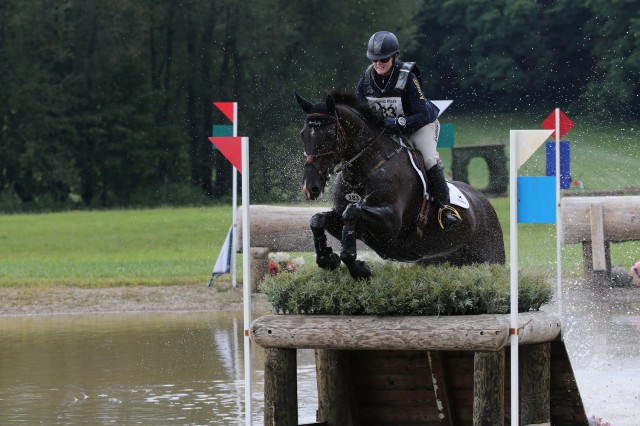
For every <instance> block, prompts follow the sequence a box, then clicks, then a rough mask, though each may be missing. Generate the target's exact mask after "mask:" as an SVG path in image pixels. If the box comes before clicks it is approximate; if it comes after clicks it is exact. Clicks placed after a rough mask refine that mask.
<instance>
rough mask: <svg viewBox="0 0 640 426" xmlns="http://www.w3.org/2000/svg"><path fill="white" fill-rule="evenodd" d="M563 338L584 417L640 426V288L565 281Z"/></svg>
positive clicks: (614, 425) (619, 424) (616, 424)
mask: <svg viewBox="0 0 640 426" xmlns="http://www.w3.org/2000/svg"><path fill="white" fill-rule="evenodd" d="M563 295H564V299H563V315H562V317H563V324H562V329H563V335H564V340H565V344H566V346H567V351H568V353H569V356H570V358H571V363H572V366H573V370H574V373H575V375H576V380H577V383H578V388H579V390H580V395H581V396H582V402H583V403H584V405H585V409H586V412H587V415H588V417H590V418H591V417H592V416H596V417H599V418H602V419H603V420H606V421H609V422H610V423H611V424H612V425H613V426H623V425H624V426H626V425H628V426H637V425H640V288H638V287H637V286H635V287H631V288H612V289H604V290H600V291H599V290H596V289H592V288H589V287H588V285H586V284H585V283H584V282H567V283H566V285H565V286H564V291H563Z"/></svg>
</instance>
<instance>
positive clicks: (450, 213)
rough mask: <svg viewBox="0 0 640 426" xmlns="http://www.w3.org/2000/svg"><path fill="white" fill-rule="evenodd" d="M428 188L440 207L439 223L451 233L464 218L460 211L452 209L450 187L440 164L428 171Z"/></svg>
mask: <svg viewBox="0 0 640 426" xmlns="http://www.w3.org/2000/svg"><path fill="white" fill-rule="evenodd" d="M427 179H428V180H427V187H428V190H429V194H431V196H432V197H433V198H434V199H435V202H436V204H437V206H438V222H439V223H440V227H441V228H442V229H443V230H444V231H445V232H448V231H451V230H453V229H455V228H457V227H459V226H460V225H461V224H462V218H461V217H460V214H459V213H458V211H457V210H456V209H455V208H453V207H451V204H450V203H451V201H450V200H449V187H448V186H447V181H446V180H445V179H444V168H443V167H442V163H440V162H438V164H436V165H435V166H433V167H431V168H430V169H429V170H427Z"/></svg>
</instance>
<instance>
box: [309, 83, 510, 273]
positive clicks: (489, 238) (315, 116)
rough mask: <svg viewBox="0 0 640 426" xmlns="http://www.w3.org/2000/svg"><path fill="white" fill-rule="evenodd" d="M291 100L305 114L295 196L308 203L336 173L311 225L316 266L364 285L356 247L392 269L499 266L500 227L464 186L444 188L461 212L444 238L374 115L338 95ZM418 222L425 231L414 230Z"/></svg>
mask: <svg viewBox="0 0 640 426" xmlns="http://www.w3.org/2000/svg"><path fill="white" fill-rule="evenodd" d="M296 99H297V101H298V104H299V105H300V107H301V108H302V110H303V111H304V112H305V113H306V114H307V116H306V119H305V121H304V127H303V128H302V130H301V132H300V136H301V138H302V142H303V146H304V155H305V159H306V160H305V164H304V169H303V177H302V178H303V180H302V190H303V192H304V193H305V195H306V197H307V199H308V200H316V199H317V198H318V197H319V196H320V195H321V194H322V193H323V192H324V190H325V187H326V186H327V183H328V181H329V179H330V176H331V174H332V173H333V172H334V169H335V168H336V167H337V166H339V169H338V170H337V171H336V173H335V182H334V185H333V194H332V198H333V207H332V209H331V210H330V211H327V212H321V213H317V214H315V215H313V216H312V218H311V221H310V226H311V230H312V233H313V242H314V248H315V252H316V263H317V264H318V266H319V267H321V268H324V269H330V270H332V269H336V268H337V267H338V266H339V265H340V262H341V261H342V262H344V264H345V265H346V267H347V268H348V270H349V273H350V274H351V276H352V277H353V278H356V279H368V278H369V277H370V276H371V268H370V267H369V266H368V265H367V264H366V263H365V262H363V261H361V260H358V259H357V250H356V240H361V241H362V242H364V243H365V244H366V245H367V246H368V247H369V248H371V249H372V250H373V251H375V252H376V253H377V254H378V255H379V256H380V257H381V258H383V259H388V260H394V261H399V262H411V263H418V264H425V265H428V264H436V265H437V264H444V263H448V264H450V265H453V266H464V265H471V264H474V263H495V264H504V263H505V251H504V242H503V237H502V228H501V227H500V222H499V221H498V216H497V214H496V212H495V210H494V208H493V206H492V205H491V203H490V202H489V200H488V199H487V198H486V197H485V196H484V195H483V194H482V192H480V191H479V190H477V189H474V188H473V187H471V186H469V185H467V184H466V183H464V182H457V181H454V182H450V183H449V186H450V190H451V189H453V191H454V192H455V193H453V192H452V193H451V194H452V197H451V198H452V201H453V200H454V199H458V200H460V202H459V204H460V205H462V206H463V207H459V206H456V210H457V211H458V213H459V214H460V217H461V219H462V223H461V224H459V225H460V226H458V227H457V228H456V229H453V230H451V231H449V232H444V231H443V230H442V228H441V227H440V226H439V224H438V217H437V210H438V208H433V207H434V206H432V204H434V202H433V200H430V199H429V197H426V196H425V194H426V182H423V180H422V179H421V175H419V174H418V173H417V171H416V170H414V168H413V166H412V159H411V158H410V157H409V153H408V147H407V146H406V145H405V144H404V143H403V142H402V141H401V140H399V139H398V138H395V137H392V136H393V135H389V134H388V133H387V132H386V131H385V130H384V128H383V127H382V126H381V121H382V118H381V116H380V115H379V114H377V113H376V111H375V110H373V109H371V108H369V107H367V106H366V104H361V103H359V102H358V101H357V99H356V98H355V96H352V95H348V94H346V93H341V92H333V93H330V94H328V95H327V96H326V99H325V101H324V102H319V103H316V104H313V103H312V102H310V101H308V100H306V99H304V98H303V97H301V96H300V95H299V94H298V93H296ZM451 185H453V186H454V188H451ZM454 195H455V196H454ZM423 203H426V204H425V205H424V206H426V209H425V208H423V207H424V206H423ZM419 215H422V219H424V218H425V217H426V224H424V221H423V222H421V223H419V224H418V225H417V218H418V217H419ZM325 231H326V232H328V233H329V234H331V235H332V236H333V237H335V238H336V239H338V240H339V241H341V243H342V248H341V252H340V256H338V255H337V254H336V253H334V252H333V249H332V248H331V247H329V246H328V244H327V237H326V233H325Z"/></svg>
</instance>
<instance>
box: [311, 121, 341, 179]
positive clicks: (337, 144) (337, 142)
mask: <svg viewBox="0 0 640 426" xmlns="http://www.w3.org/2000/svg"><path fill="white" fill-rule="evenodd" d="M336 114H337V112H336ZM314 118H315V119H317V121H314ZM332 123H333V124H334V125H335V138H334V141H333V147H332V149H331V150H329V151H324V152H318V153H316V154H307V160H306V162H305V165H304V166H305V167H307V166H311V167H313V168H314V169H315V170H316V173H318V176H320V179H321V180H322V182H323V183H324V184H325V185H326V183H327V181H328V180H329V176H328V175H329V169H327V170H326V171H325V172H324V173H322V172H321V171H320V169H318V166H317V165H316V164H315V163H314V160H315V159H316V158H318V157H327V156H330V155H331V156H333V155H336V154H338V158H340V154H341V153H342V149H343V141H344V139H345V134H344V129H343V128H342V125H341V124H340V120H339V118H338V116H337V115H335V116H334V115H329V114H323V113H319V112H314V113H311V114H307V120H306V124H307V125H309V126H311V127H323V126H326V125H329V124H332ZM333 167H335V164H334V166H333ZM333 167H332V168H331V169H332V170H333Z"/></svg>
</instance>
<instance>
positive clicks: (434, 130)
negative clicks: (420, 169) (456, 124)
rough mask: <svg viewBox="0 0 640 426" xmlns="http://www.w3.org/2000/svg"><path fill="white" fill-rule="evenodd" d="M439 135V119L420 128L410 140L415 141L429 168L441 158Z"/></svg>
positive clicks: (414, 144)
mask: <svg viewBox="0 0 640 426" xmlns="http://www.w3.org/2000/svg"><path fill="white" fill-rule="evenodd" d="M438 136H440V122H439V121H438V120H436V121H434V122H433V123H430V124H427V125H426V126H424V127H421V128H420V129H418V131H417V132H415V133H414V134H413V135H411V138H409V140H410V141H411V143H413V146H415V147H416V148H417V149H418V151H420V153H421V154H422V158H424V165H425V167H426V169H427V170H429V169H430V168H431V167H433V166H435V165H436V164H437V163H438V160H439V159H440V154H438V151H437V150H436V148H437V147H438Z"/></svg>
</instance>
